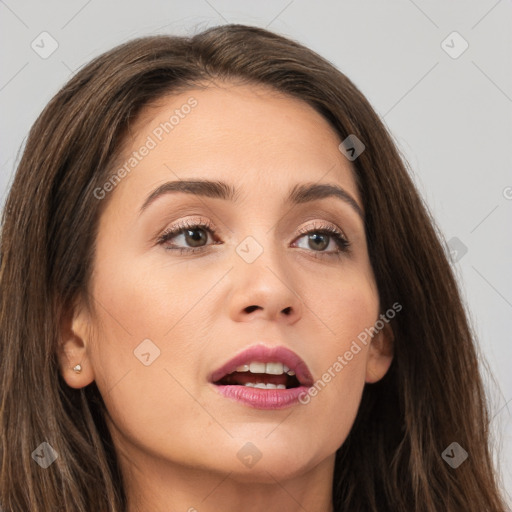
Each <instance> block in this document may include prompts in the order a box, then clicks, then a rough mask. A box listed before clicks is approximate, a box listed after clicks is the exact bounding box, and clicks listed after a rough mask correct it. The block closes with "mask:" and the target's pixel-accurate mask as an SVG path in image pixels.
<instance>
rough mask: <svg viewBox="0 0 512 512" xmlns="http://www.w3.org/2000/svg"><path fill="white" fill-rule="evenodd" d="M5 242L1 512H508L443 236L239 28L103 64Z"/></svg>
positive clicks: (396, 171) (412, 196) (65, 100)
mask: <svg viewBox="0 0 512 512" xmlns="http://www.w3.org/2000/svg"><path fill="white" fill-rule="evenodd" d="M1 244H2V245H1V258H2V259H1V271H0V281H1V288H0V289H1V292H0V293H1V298H0V304H1V309H0V311H1V313H0V315H1V316H0V318H1V331H0V332H1V334H0V336H1V344H0V347H1V353H0V361H1V362H0V364H1V365H2V387H1V389H2V407H1V429H2V448H1V453H2V459H1V460H2V470H1V471H2V472H1V495H0V498H1V503H2V504H3V508H4V510H6V511H7V510H8V511H11V510H12V511H26V510H31V511H34V512H42V511H45V512H46V511H50V510H65V511H80V512H85V511H87V512H89V511H110V512H114V511H115V512H121V511H127V512H135V511H151V512H154V511H164V510H165V511H168V510H189V511H193V510H197V511H199V512H203V511H219V510H223V511H234V510H254V511H259V510H267V511H276V510H286V511H295V510H308V511H311V512H312V511H322V512H323V511H350V512H356V511H361V512H362V511H370V510H371V511H379V512H382V511H394V512H396V511H407V512H411V511H418V512H419V511H447V512H448V511H450V512H455V511H457V512H458V511H461V512H462V511H464V512H467V511H483V510H486V511H496V512H498V511H499V512H503V511H504V510H505V503H504V501H503V498H502V497H501V496H500V491H499V488H498V484H497V476H496V474H495V470H494V468H493V465H492V461H491V455H490V444H489V431H488V426H489V417H488V410H487V405H486V402H485V396H484V390H483V385H482V381H481V380H480V376H479V362H478V359H477V355H476V342H475V341H474V336H473V334H472V332H471V330H470V327H469V325H468V321H467V319H466V316H465V313H464V309H463V306H462V304H461V299H460V296H459V292H458V289H457V285H456V281H455V279H454V276H453V273H452V271H451V268H450V264H449V262H448V261H447V257H446V254H445V248H444V242H441V241H440V237H439V236H438V235H437V234H436V230H435V228H434V223H433V221H432V219H431V217H430V215H429V214H428V212H427V209H426V207H425V206H424V205H423V203H422V200H421V198H420V197H419V195H418V193H417V191H416V190H415V188H414V186H413V184H412V182H411V179H410V178H409V176H408V174H407V171H406V169H405V167H404V164H403V162H402V160H401V159H400V156H399V154H398V152H397V150H396V148H395V146H394V145H393V142H392V140H391V137H390V135H389V134H388V133H387V131H386V129H385V128H384V126H383V124H382V122H381V121H380V120H379V118H378V116H377V115H376V114H375V112H374V111H373V109H372V108H371V106H370V105H369V104H368V102H367V100H366V99H365V98H364V97H363V96H362V94H361V93H360V92H359V91H358V90H357V89H356V87H355V86H354V85H353V84H352V83H351V82H350V80H348V78H347V77H345V76H344V75H343V74H341V73H340V72H339V71H337V70H336V69H335V68H334V67H333V66H332V65H331V64H330V63H329V62H327V61H326V60H324V59H322V58H321V57H320V56H318V55H317V54H315V53H314V52H312V51H310V50H308V49H306V48H304V47H303V46H301V45H299V44H297V43H295V42H293V41H290V40H288V39H286V38H283V37H281V36H278V35H275V34H272V33H270V32H267V31H265V30H262V29H259V28H254V27H248V26H241V25H226V26H222V27H216V28H213V29H209V30H206V31H204V32H203V33H200V34H198V35H196V36H194V37H191V38H180V37H169V36H154V37H146V38H141V39H138V40H134V41H131V42H128V43H126V44H123V45H121V46H119V47H117V48H114V49H113V50H111V51H109V52H107V53H105V54H103V55H101V56H100V57H98V58H96V59H95V60H94V61H93V62H91V63H90V64H89V65H87V66H86V67H84V68H83V69H82V70H81V71H79V72H78V73H77V74H76V75H75V76H74V77H73V78H72V79H71V80H70V81H69V82H68V83H67V84H66V85H65V86H64V87H63V88H62V90H61V91H60V92H59V93H58V94H57V95H56V96H55V97H54V98H53V99H52V100H51V102H50V103H49V105H48V106H47V107H46V108H45V110H44V111H43V113H42V114H41V115H40V117H39V119H38V120H37V121H36V123H35V125H34V126H33V128H32V130H31V132H30V135H29V138H28V141H27V144H26V148H25V151H24V154H23V157H22V160H21V162H20V164H19V168H18V170H17V173H16V176H15V180H14V183H13V185H12V189H11V191H10V194H9V197H8V200H7V203H6V207H5V211H4V218H3V226H2V240H1Z"/></svg>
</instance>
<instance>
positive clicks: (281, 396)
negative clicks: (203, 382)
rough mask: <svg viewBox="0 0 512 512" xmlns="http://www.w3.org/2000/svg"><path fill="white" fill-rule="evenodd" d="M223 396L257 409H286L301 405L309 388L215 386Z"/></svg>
mask: <svg viewBox="0 0 512 512" xmlns="http://www.w3.org/2000/svg"><path fill="white" fill-rule="evenodd" d="M213 386H215V388H216V389H217V392H219V393H220V394H221V395H223V396H225V397H227V398H231V399H232V400H235V401H237V402H240V403H242V404H244V405H247V406H249V407H253V408H255V409H284V408H285V407H290V406H291V405H295V404H297V403H300V400H299V399H300V397H301V396H305V395H307V392H308V388H307V387H306V386H299V387H297V388H290V389H261V388H253V387H250V386H222V385H216V384H213Z"/></svg>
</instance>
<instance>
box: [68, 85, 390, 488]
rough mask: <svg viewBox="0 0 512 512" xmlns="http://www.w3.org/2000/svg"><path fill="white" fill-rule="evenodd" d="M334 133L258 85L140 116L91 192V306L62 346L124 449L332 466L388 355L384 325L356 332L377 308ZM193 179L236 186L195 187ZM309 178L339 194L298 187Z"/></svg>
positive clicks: (139, 454) (146, 455)
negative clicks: (94, 208) (96, 210)
mask: <svg viewBox="0 0 512 512" xmlns="http://www.w3.org/2000/svg"><path fill="white" fill-rule="evenodd" d="M171 116H174V117H171ZM165 123H167V124H165ZM340 142H341V139H339V137H338V136H337V134H336V133H335V132H334V131H333V130H332V129H331V128H330V126H329V125H328V123H327V122H326V121H325V120H324V118H323V117H322V116H321V115H319V114H318V113H317V112H316V111H315V110H313V109H312V108H311V107H309V106H308V105H307V104H305V103H303V102H301V101H299V100H297V99H293V98H289V97H285V96H282V95H279V94H277V93H276V92H272V91H269V90H267V89H265V88H263V87H255V86H239V85H230V84H223V85H222V86H221V85H219V86H215V87H210V88H207V89H202V90H199V89H197V90H196V89H194V90H191V91H189V92H187V93H183V94H179V95H173V96H172V97H166V98H162V99H160V100H159V101H158V104H154V105H153V106H151V107H148V108H146V110H145V111H144V113H143V114H142V116H141V117H140V118H139V119H138V121H137V123H136V124H135V125H134V127H133V129H132V130H131V136H130V138H128V139H127V140H126V144H127V146H126V148H127V149H126V152H125V154H124V155H123V159H122V161H121V163H120V165H119V169H121V168H122V166H123V165H124V163H125V162H128V164H127V165H126V166H125V172H122V171H119V172H118V178H119V179H118V180H117V181H115V182H114V184H112V183H107V184H106V185H105V186H104V187H102V189H101V190H97V191H96V192H95V194H96V195H97V197H98V199H97V200H98V201H107V200H108V203H105V204H106V207H105V209H104V211H103V213H102V216H101V219H100V224H99V231H98V235H97V246H96V252H95V260H94V268H93V275H92V280H91V283H90V291H91V295H92V297H93V301H92V302H93V305H94V311H87V310H86V309H85V308H77V309H76V310H75V311H74V314H73V316H72V319H71V321H70V330H69V332H63V348H64V352H65V354H66V356H65V357H62V374H63V376H64V378H65V379H66V381H67V383H68V384H69V385H70V386H72V387H75V388H79V387H83V386H85V385H87V384H90V383H91V382H92V381H96V384H97V386H98V387H99V390H100V392H101V394H102V396H103V399H104V401H105V404H106V407H107V409H108V413H109V418H108V424H109V428H110V430H111V432H112V435H113V437H114V441H115V443H116V446H117V448H118V450H119V451H120V452H121V453H123V454H125V456H126V457H129V458H130V460H132V461H133V460H138V461H139V463H140V464H141V465H142V464H143V462H142V461H151V460H152V461H157V460H158V461H159V462H160V463H163V464H166V463H168V464H173V465H177V466H183V467H188V468H203V469H206V470H209V471H218V472H223V473H227V472H232V476H233V478H235V479H236V478H239V479H240V480H241V481H242V480H243V479H244V478H250V479H251V481H255V480H261V481H266V480H268V479H269V478H270V476H269V474H270V473H272V474H279V475H280V476H281V478H286V477H287V476H292V475H296V474H299V473H301V472H305V471H307V470H309V469H311V468H313V467H315V466H316V465H318V464H319V463H321V462H325V461H330V463H332V461H333V457H334V453H335V451H336V450H337V449H338V448H339V447H340V446H341V445H342V444H343V442H344V440H345V438H346V437H347V435H348V433H349V431H350V429H351V426H352V424H353V422H354V419H355V416H356V413H357V409H358V406H359V403H360V400H361V395H362V391H363V387H364V385H365V382H375V381H376V380H378V379H380V378H381V377H382V376H383V375H384V374H385V373H386V371H387V369H388V367H389V365H390V363H391V357H392V355H391V349H390V346H391V334H390V330H389V329H388V326H386V327H385V328H384V329H382V330H381V331H379V332H378V334H376V335H375V336H374V338H373V340H371V339H370V338H368V337H367V338H368V339H367V341H366V343H363V342H362V341H361V340H362V339H363V338H364V336H362V335H361V333H364V332H365V329H368V328H371V327H372V326H374V325H375V323H376V321H378V319H379V314H380V313H381V311H380V309H379V300H378V292H377V289H376V285H375V280H374V276H373V273H372V268H371V265H370V262H369V257H368V248H367V246H366V239H365V231H364V221H363V218H364V211H363V206H362V200H361V197H360V195H359V193H358V190H357V187H356V182H355V180H354V172H353V169H352V168H351V163H350V162H349V161H348V160H347V159H346V158H345V156H344V155H343V154H342V153H341V152H340V151H339V149H338V146H339V144H340ZM144 148H146V149H144ZM134 152H136V154H135V155H134ZM130 158H131V160H130ZM198 180H208V181H211V182H223V183H225V186H222V187H218V186H217V187H216V188H215V187H213V186H210V187H205V186H202V187H198V186H196V188H195V189H191V190H189V191H186V189H185V186H186V183H185V182H189V181H198ZM168 183H174V185H172V184H171V185H168ZM176 184H178V185H179V186H180V187H182V188H181V190H177V189H176ZM312 185H314V186H318V185H330V186H333V187H337V188H338V189H340V190H341V191H342V192H341V193H339V195H325V194H318V193H317V194H316V195H314V194H313V195H310V196H309V197H308V195H307V194H303V195H302V196H300V197H302V200H301V199H300V197H299V200H297V197H294V196H293V195H292V197H291V199H290V198H289V196H290V192H291V191H292V190H297V187H306V188H307V187H310V186H312ZM231 189H233V192H234V194H233V196H234V197H221V195H222V194H220V193H219V191H220V192H227V191H228V190H231ZM323 190H325V188H324V189H323ZM155 191H156V192H155ZM192 191H195V193H191V192H192ZM317 191H318V189H317ZM224 195H226V196H227V195H229V194H227V193H226V194H224ZM358 340H359V341H358ZM356 347H357V348H358V349H359V350H357V348H356ZM248 349H250V350H251V351H250V352H249V353H246V350H248ZM349 354H352V356H351V357H350V355H349ZM235 356H240V357H239V358H238V359H233V358H234V357H235ZM77 362H80V363H81V365H82V368H83V370H82V372H81V373H80V374H76V373H74V372H73V371H72V370H70V368H72V367H73V365H74V364H76V363H77ZM265 362H270V363H272V362H275V363H278V364H277V365H265ZM226 363H229V364H228V366H225V365H226ZM251 363H252V364H251ZM262 363H263V366H261V364H262ZM279 363H281V364H283V363H284V364H286V365H287V366H288V368H290V369H291V372H292V373H293V371H294V370H295V372H296V375H295V376H293V375H289V374H287V373H285V374H282V375H281V372H283V371H286V370H287V368H285V367H284V366H280V364H279ZM244 364H247V366H248V367H249V372H248V371H246V370H247V368H246V367H245V366H244ZM234 366H235V367H239V370H240V371H239V372H237V373H235V374H233V375H231V377H226V378H227V379H228V380H226V379H221V374H222V372H223V371H225V372H228V370H231V369H234ZM219 369H221V370H219ZM222 369H223V370H222ZM217 370H219V372H220V373H219V372H216V371H217ZM228 373H229V372H228ZM263 373H264V374H265V375H262V374H263ZM269 373H273V375H269ZM253 374H256V375H253ZM213 377H216V379H215V380H216V382H217V383H214V382H212V379H213ZM229 379H231V380H229ZM219 383H221V384H224V385H220V384H219ZM226 383H227V384H226ZM247 383H252V384H257V383H262V384H263V385H264V387H265V389H263V387H262V386H260V387H257V388H255V387H253V386H245V384H247ZM269 383H270V384H271V385H270V386H268V384H269ZM280 383H281V384H280ZM228 384H229V385H228ZM272 384H273V385H274V386H275V387H274V386H272ZM313 384H314V385H313ZM283 385H284V386H285V387H287V389H284V390H283V389H282V387H283ZM312 385H313V386H312ZM311 386H312V387H311ZM297 387H300V388H301V393H297ZM310 387H311V390H310V391H311V392H308V393H306V391H307V390H308V389H309V388H310ZM267 388H268V389H267ZM314 389H316V393H315V391H314ZM294 390H295V391H294ZM248 443H252V444H248ZM260 456H261V459H260V460H258V461H257V463H256V464H253V465H252V466H251V463H250V462H248V460H249V459H248V458H247V457H252V458H253V459H254V460H256V459H257V458H258V457H260ZM251 460H252V459H251Z"/></svg>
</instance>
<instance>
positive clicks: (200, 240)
mask: <svg viewBox="0 0 512 512" xmlns="http://www.w3.org/2000/svg"><path fill="white" fill-rule="evenodd" d="M214 234H215V229H214V227H213V225H212V224H210V223H209V222H205V223H201V222H187V221H185V222H182V223H179V224H177V225H176V226H172V227H171V228H170V229H168V230H166V231H164V232H163V233H162V234H161V235H160V237H159V238H158V241H157V243H158V244H159V245H163V246H164V247H165V249H166V250H169V251H178V252H179V253H180V254H181V253H184V252H188V253H192V252H197V251H201V250H203V248H204V247H207V242H208V235H212V236H213V235H214ZM179 236H182V237H183V239H184V241H185V242H186V243H187V244H189V245H190V246H191V247H177V246H176V244H169V245H168V242H169V241H170V240H172V239H174V238H178V237H179ZM216 243H220V242H216Z"/></svg>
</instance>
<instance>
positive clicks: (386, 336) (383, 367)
mask: <svg viewBox="0 0 512 512" xmlns="http://www.w3.org/2000/svg"><path fill="white" fill-rule="evenodd" d="M394 342H395V336H394V334H393V329H392V327H391V324H389V323H387V322H385V323H384V327H383V328H382V329H381V330H380V331H379V332H378V333H376V334H375V336H374V337H373V339H372V342H371V344H370V348H369V350H368V357H367V360H366V382H367V383H369V384H371V383H374V382H377V381H379V380H380V379H382V377H384V375H386V373H387V371H388V370H389V367H390V366H391V363H392V361H393V351H394Z"/></svg>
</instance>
